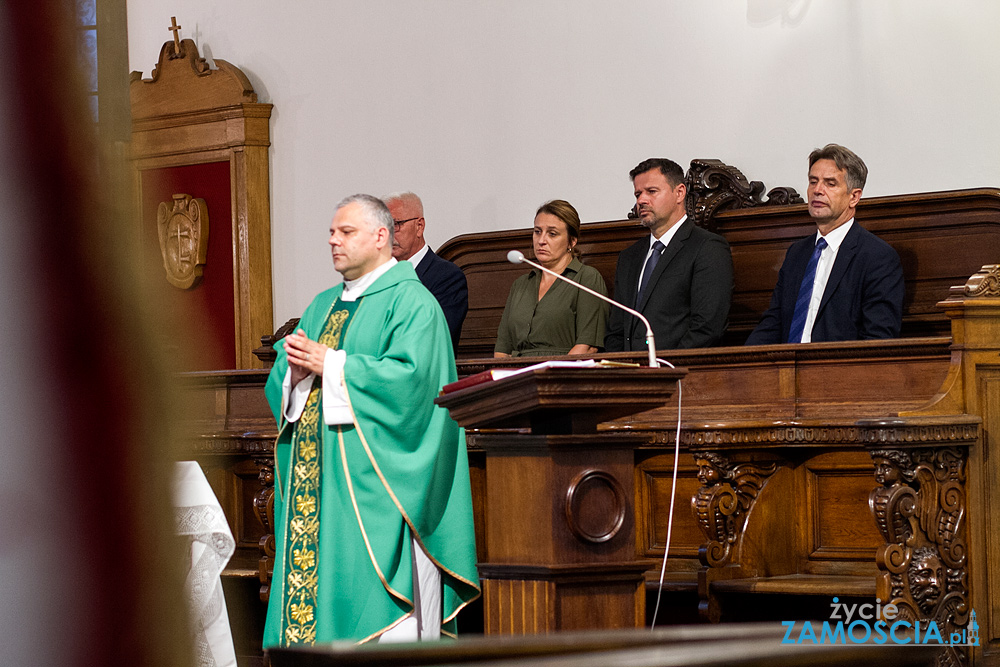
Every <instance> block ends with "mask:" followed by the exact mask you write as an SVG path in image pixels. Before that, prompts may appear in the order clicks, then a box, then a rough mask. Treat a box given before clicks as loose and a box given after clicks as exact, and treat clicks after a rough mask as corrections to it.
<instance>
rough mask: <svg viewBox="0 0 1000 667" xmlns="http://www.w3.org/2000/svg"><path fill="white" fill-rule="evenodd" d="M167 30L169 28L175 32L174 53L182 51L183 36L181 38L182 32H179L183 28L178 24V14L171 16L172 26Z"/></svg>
mask: <svg viewBox="0 0 1000 667" xmlns="http://www.w3.org/2000/svg"><path fill="white" fill-rule="evenodd" d="M167 30H169V31H170V32H172V33H174V53H180V52H181V38H180V34H179V33H180V30H181V26H179V25H177V17H176V16H171V17H170V27H169V28H167Z"/></svg>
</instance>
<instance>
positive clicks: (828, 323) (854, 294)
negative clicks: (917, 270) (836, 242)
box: [747, 220, 904, 345]
mask: <svg viewBox="0 0 1000 667" xmlns="http://www.w3.org/2000/svg"><path fill="white" fill-rule="evenodd" d="M815 240H816V235H815V234H811V235H809V236H808V237H806V238H804V239H802V240H801V241H796V242H795V243H793V244H792V245H791V247H789V248H788V252H787V253H785V261H784V262H783V263H782V264H781V270H780V271H779V272H778V284H777V285H775V287H774V292H773V293H772V294H771V305H770V307H769V308H768V309H767V312H765V313H764V317H763V318H761V321H760V324H758V325H757V328H756V329H754V330H753V333H751V334H750V337H749V338H748V339H747V345H767V344H770V343H787V342H788V330H789V329H790V328H791V326H792V315H793V314H794V312H795V301H796V299H797V298H798V295H799V285H800V284H801V283H802V275H803V274H804V273H805V272H806V265H807V264H808V263H809V257H810V255H812V252H813V247H814V245H815ZM903 293H904V287H903V267H902V265H901V264H900V262H899V255H898V254H896V251H895V250H893V249H892V246H890V245H889V244H888V243H886V242H885V241H883V240H882V239H880V238H879V237H877V236H875V235H874V234H872V233H871V232H869V231H868V230H867V229H865V228H864V227H862V226H861V225H859V224H858V222H857V220H855V221H854V224H853V225H852V226H851V229H850V231H849V232H847V236H846V237H844V243H843V244H842V245H841V246H840V250H839V251H837V259H836V261H834V263H833V270H832V271H831V272H830V280H829V281H828V282H827V284H826V290H825V291H824V292H823V300H822V301H820V304H819V312H817V313H816V322H815V323H814V324H813V329H812V340H813V341H814V342H817V343H819V342H822V341H831V340H861V339H865V338H895V337H896V336H898V335H899V329H900V325H901V324H902V321H903Z"/></svg>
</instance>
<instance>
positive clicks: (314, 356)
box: [285, 329, 330, 387]
mask: <svg viewBox="0 0 1000 667" xmlns="http://www.w3.org/2000/svg"><path fill="white" fill-rule="evenodd" d="M328 349H330V348H328V347H327V346H326V345H323V344H322V343H317V342H316V341H314V340H309V339H308V338H307V337H306V332H305V331H303V330H302V329H298V330H296V332H295V333H293V334H288V335H287V336H285V353H286V354H287V355H288V366H289V368H290V369H291V371H292V378H291V380H292V386H293V387H294V386H295V385H297V384H298V383H299V382H301V381H302V380H304V379H305V378H306V376H307V375H309V374H310V373H315V374H316V375H323V360H324V359H326V351H327V350H328Z"/></svg>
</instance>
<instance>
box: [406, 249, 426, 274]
mask: <svg viewBox="0 0 1000 667" xmlns="http://www.w3.org/2000/svg"><path fill="white" fill-rule="evenodd" d="M428 250H430V247H429V246H428V245H427V244H426V243H425V244H424V245H423V246H421V248H420V250H418V251H416V252H415V253H413V256H412V257H410V258H409V259H407V260H406V261H407V262H409V263H410V264H412V265H413V268H417V264H419V263H420V262H421V261H422V260H423V258H424V255H426V254H427V251H428Z"/></svg>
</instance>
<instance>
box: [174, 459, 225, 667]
mask: <svg viewBox="0 0 1000 667" xmlns="http://www.w3.org/2000/svg"><path fill="white" fill-rule="evenodd" d="M173 500H174V513H175V517H176V520H177V534H178V535H180V536H181V537H182V538H185V539H187V541H188V543H189V544H190V548H191V550H190V554H191V562H190V563H189V566H190V569H189V570H188V573H187V578H186V579H185V581H184V593H185V596H186V597H187V601H188V609H189V610H190V614H191V633H192V640H193V644H194V651H195V660H196V663H195V664H197V665H199V667H235V666H236V651H235V650H234V649H233V635H232V632H231V631H230V629H229V614H228V613H227V612H226V598H225V597H224V596H223V594H222V579H221V578H220V576H219V575H220V574H221V573H222V568H224V567H225V566H226V563H228V562H229V559H230V558H231V557H232V555H233V552H234V551H235V550H236V541H235V540H233V534H232V532H231V531H230V530H229V523H228V522H226V516H225V514H223V513H222V507H221V506H220V505H219V501H218V499H217V498H216V497H215V493H213V492H212V487H211V486H209V485H208V480H207V479H205V473H203V472H202V471H201V467H200V466H199V465H198V464H197V463H195V462H194V461H181V462H178V463H177V465H176V468H175V470H174V486H173Z"/></svg>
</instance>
